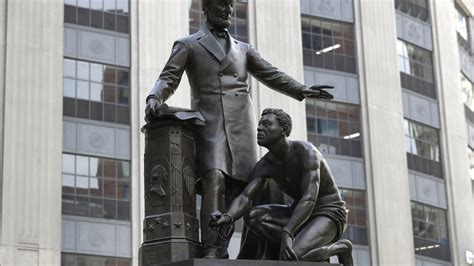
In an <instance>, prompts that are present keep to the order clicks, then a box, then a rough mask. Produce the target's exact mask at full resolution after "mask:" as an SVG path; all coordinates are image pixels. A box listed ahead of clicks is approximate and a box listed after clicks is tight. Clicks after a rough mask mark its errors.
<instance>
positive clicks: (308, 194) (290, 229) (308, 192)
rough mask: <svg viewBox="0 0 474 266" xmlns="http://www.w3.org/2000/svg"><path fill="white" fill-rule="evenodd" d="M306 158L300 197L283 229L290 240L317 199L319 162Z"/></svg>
mask: <svg viewBox="0 0 474 266" xmlns="http://www.w3.org/2000/svg"><path fill="white" fill-rule="evenodd" d="M308 157H311V158H305V160H303V171H302V172H303V175H302V179H301V184H300V191H301V192H302V197H301V199H300V200H299V201H298V204H297V205H296V207H295V210H294V211H293V214H292V215H291V219H290V221H289V222H288V223H287V224H286V226H285V227H283V232H286V233H288V235H289V236H290V237H291V238H294V234H295V233H296V231H298V229H299V228H300V227H301V226H302V225H303V224H304V223H305V222H306V221H307V220H308V219H309V217H310V216H311V213H312V212H313V210H314V207H315V206H316V199H317V198H318V193H319V182H320V175H319V164H320V160H319V159H315V158H314V157H313V156H308Z"/></svg>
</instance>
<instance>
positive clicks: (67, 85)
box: [63, 78, 76, 98]
mask: <svg viewBox="0 0 474 266" xmlns="http://www.w3.org/2000/svg"><path fill="white" fill-rule="evenodd" d="M63 97H69V98H76V81H75V80H74V79H66V78H65V79H63Z"/></svg>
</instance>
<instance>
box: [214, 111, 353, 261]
mask: <svg viewBox="0 0 474 266" xmlns="http://www.w3.org/2000/svg"><path fill="white" fill-rule="evenodd" d="M291 127H292V122H291V118H290V116H289V115H288V114H287V113H285V112H284V111H283V110H280V109H265V110H264V111H263V113H262V117H261V119H260V122H259V124H258V128H257V142H258V144H259V145H260V146H263V147H265V148H267V149H268V150H269V152H268V153H267V154H265V156H264V157H263V158H262V159H260V160H259V161H258V162H257V164H256V165H255V168H254V170H253V176H252V181H251V182H250V183H249V184H248V185H247V187H246V188H245V190H244V191H243V192H242V193H241V194H240V195H239V196H238V197H237V198H235V199H234V201H233V202H232V204H231V205H230V207H229V209H228V210H227V212H226V213H224V214H215V215H213V216H212V217H211V221H210V223H209V226H211V227H213V228H214V229H216V230H221V229H223V228H225V227H226V226H227V225H230V224H232V223H233V222H234V221H235V220H237V219H239V218H240V217H242V216H243V217H244V220H245V223H246V224H247V225H248V226H249V227H250V228H251V230H253V231H254V232H255V233H257V234H258V235H259V236H261V237H263V238H265V239H267V240H268V241H270V243H273V244H274V245H276V247H278V245H280V248H279V258H280V260H294V261H296V260H301V261H327V260H328V259H329V257H331V256H337V257H338V259H339V263H342V264H344V265H353V262H352V255H351V253H352V244H351V242H350V241H349V240H346V239H341V237H342V234H343V233H344V230H345V229H346V226H347V212H348V210H347V209H346V203H345V202H344V201H343V200H342V197H341V194H340V192H339V189H338V187H337V185H336V183H335V181H334V177H333V176H332V174H331V171H330V170H329V167H328V164H327V162H326V160H325V159H324V157H323V155H322V154H321V153H320V152H319V151H318V150H317V149H316V147H315V146H314V145H312V144H311V143H309V142H305V141H290V140H288V139H287V137H288V136H289V135H290V132H291ZM270 178H271V179H273V180H274V181H275V182H276V183H277V184H278V186H279V187H280V188H281V190H282V191H284V192H285V193H286V194H288V195H289V196H291V197H292V198H293V199H294V203H293V204H290V205H281V204H266V205H259V206H252V202H253V201H254V200H255V199H257V198H258V196H259V194H260V192H261V191H262V190H263V189H264V187H265V185H266V183H267V181H268V180H269V179H270Z"/></svg>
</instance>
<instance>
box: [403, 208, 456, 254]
mask: <svg viewBox="0 0 474 266" xmlns="http://www.w3.org/2000/svg"><path fill="white" fill-rule="evenodd" d="M411 209H412V225H413V236H414V242H415V253H416V254H419V255H423V256H428V257H432V258H436V259H441V260H446V261H450V251H449V238H448V233H447V219H446V210H443V209H439V208H435V207H431V206H428V205H425V204H421V203H417V202H412V203H411Z"/></svg>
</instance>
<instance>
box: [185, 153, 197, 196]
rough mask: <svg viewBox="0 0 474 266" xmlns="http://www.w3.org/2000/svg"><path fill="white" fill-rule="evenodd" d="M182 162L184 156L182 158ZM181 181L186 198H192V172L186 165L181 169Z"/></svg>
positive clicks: (193, 179)
mask: <svg viewBox="0 0 474 266" xmlns="http://www.w3.org/2000/svg"><path fill="white" fill-rule="evenodd" d="M183 161H184V156H183ZM183 181H184V186H185V187H186V193H188V196H190V197H192V196H193V195H195V183H196V182H195V178H194V171H193V169H192V168H191V166H189V165H187V166H184V167H183Z"/></svg>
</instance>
